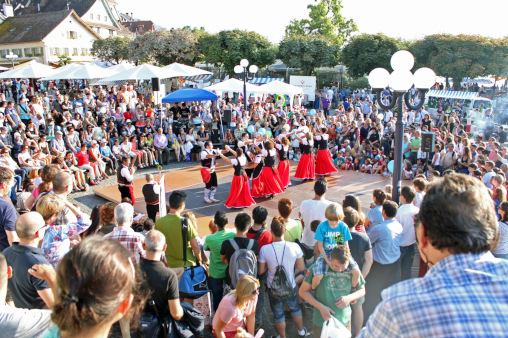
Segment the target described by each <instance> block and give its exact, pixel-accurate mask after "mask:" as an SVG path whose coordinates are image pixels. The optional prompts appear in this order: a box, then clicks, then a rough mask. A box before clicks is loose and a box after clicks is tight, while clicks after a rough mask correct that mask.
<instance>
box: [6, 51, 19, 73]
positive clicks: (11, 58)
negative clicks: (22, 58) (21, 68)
mask: <svg viewBox="0 0 508 338" xmlns="http://www.w3.org/2000/svg"><path fill="white" fill-rule="evenodd" d="M5 58H6V59H9V60H11V62H12V69H14V60H16V59H17V58H18V56H17V55H16V54H12V51H10V52H9V54H7V55H6V56H5Z"/></svg>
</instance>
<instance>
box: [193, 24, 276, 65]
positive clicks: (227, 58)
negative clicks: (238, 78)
mask: <svg viewBox="0 0 508 338" xmlns="http://www.w3.org/2000/svg"><path fill="white" fill-rule="evenodd" d="M198 45H199V49H200V51H201V53H202V55H203V61H205V62H207V63H210V64H213V65H215V66H217V67H221V66H222V67H224V69H225V70H226V72H227V73H228V74H230V75H234V67H235V66H236V65H238V64H239V63H240V60H241V59H247V60H249V62H250V63H251V64H255V65H257V66H258V67H259V68H264V67H266V66H269V65H271V64H272V63H273V62H274V61H275V55H276V54H277V48H276V47H275V46H273V45H272V44H271V43H270V42H269V41H268V40H267V39H266V38H265V37H264V36H261V35H259V34H258V33H255V32H249V31H242V30H237V29H236V30H231V31H221V32H219V33H217V34H214V35H211V34H204V35H202V36H201V37H200V39H199V43H198Z"/></svg>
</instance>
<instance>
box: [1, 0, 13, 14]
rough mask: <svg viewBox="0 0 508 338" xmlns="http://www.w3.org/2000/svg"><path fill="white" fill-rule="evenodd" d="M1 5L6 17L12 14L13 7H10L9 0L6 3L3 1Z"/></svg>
mask: <svg viewBox="0 0 508 338" xmlns="http://www.w3.org/2000/svg"><path fill="white" fill-rule="evenodd" d="M2 7H3V8H2V9H3V12H4V15H5V16H6V17H11V16H14V8H13V7H12V5H11V3H10V1H9V3H7V2H6V3H4V4H3V6H2Z"/></svg>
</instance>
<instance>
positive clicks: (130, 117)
mask: <svg viewBox="0 0 508 338" xmlns="http://www.w3.org/2000/svg"><path fill="white" fill-rule="evenodd" d="M123 117H124V118H125V120H126V121H127V120H131V121H132V118H133V117H134V115H133V114H132V111H131V109H130V108H129V107H127V111H126V112H125V113H123Z"/></svg>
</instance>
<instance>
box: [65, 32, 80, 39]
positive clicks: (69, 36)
mask: <svg viewBox="0 0 508 338" xmlns="http://www.w3.org/2000/svg"><path fill="white" fill-rule="evenodd" d="M77 38H78V32H75V31H68V32H67V39H72V40H76V39H77Z"/></svg>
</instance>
